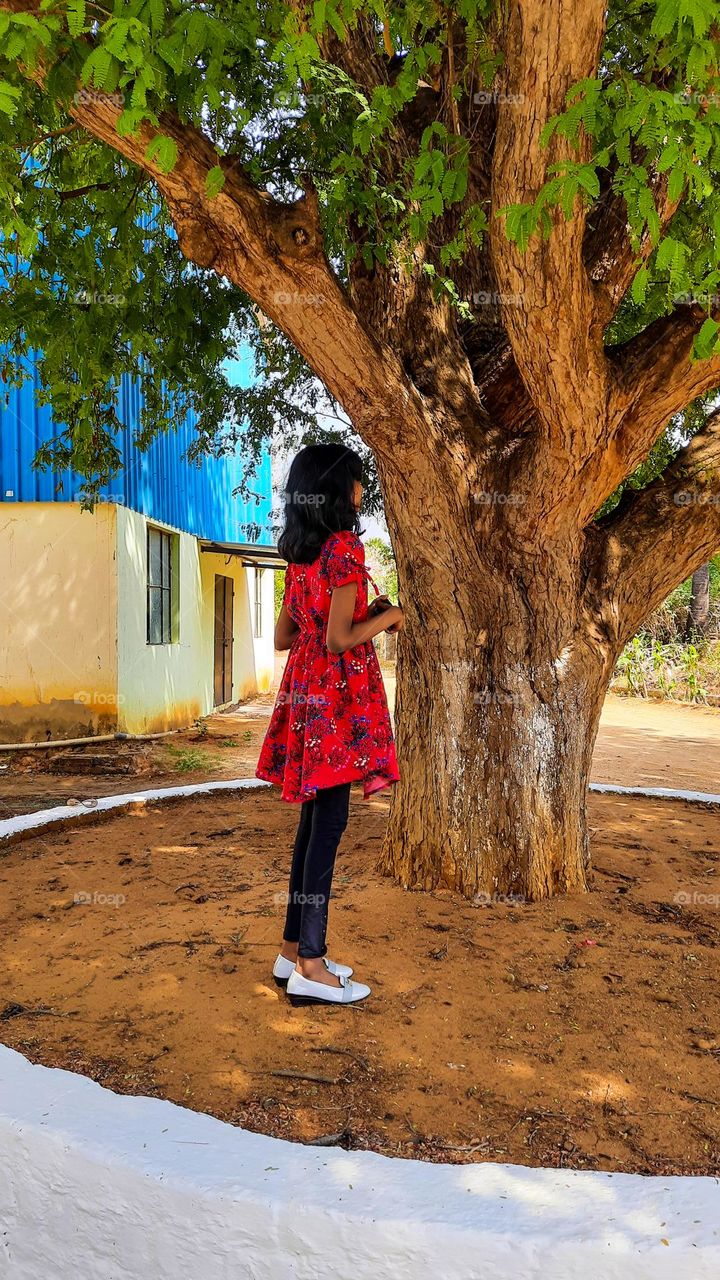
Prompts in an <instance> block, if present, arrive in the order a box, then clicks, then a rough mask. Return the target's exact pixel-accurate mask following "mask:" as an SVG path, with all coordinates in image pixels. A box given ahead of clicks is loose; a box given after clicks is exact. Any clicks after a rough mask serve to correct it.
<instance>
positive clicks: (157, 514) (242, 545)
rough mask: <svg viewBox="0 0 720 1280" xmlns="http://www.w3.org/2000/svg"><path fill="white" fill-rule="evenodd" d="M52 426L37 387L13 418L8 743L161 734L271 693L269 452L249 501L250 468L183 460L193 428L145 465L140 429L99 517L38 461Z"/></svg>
mask: <svg viewBox="0 0 720 1280" xmlns="http://www.w3.org/2000/svg"><path fill="white" fill-rule="evenodd" d="M130 390H131V389H130ZM129 394H130V393H129V392H128V396H129ZM53 431H54V426H53V424H52V423H51V422H50V421H49V416H48V412H47V410H44V409H42V408H38V407H37V406H36V405H35V402H34V397H33V396H32V388H30V389H29V392H28V391H26V390H25V389H24V388H23V389H22V390H20V391H16V392H13V393H11V396H10V401H9V404H8V405H5V406H2V407H0V497H1V498H2V502H1V504H0V743H2V742H8V743H9V742H30V741H46V740H48V739H57V738H74V737H85V736H88V735H97V734H106V733H115V732H123V733H129V734H135V733H159V732H163V731H165V730H167V729H173V728H178V727H182V726H185V725H189V724H192V722H193V721H194V720H195V719H196V718H197V717H198V716H203V715H206V714H207V713H208V712H210V711H212V710H213V709H214V708H216V707H221V706H226V705H228V704H230V703H234V702H237V701H240V700H242V699H245V698H248V697H250V696H252V695H253V694H254V693H256V692H258V691H264V690H267V689H268V688H269V687H270V685H271V683H272V679H273V664H274V648H273V626H274V570H275V569H276V568H278V567H281V565H282V562H281V561H280V560H279V559H278V556H277V552H276V550H275V547H274V545H273V542H272V534H271V531H270V489H271V483H270V459H269V457H268V456H265V457H263V458H262V459H261V460H260V463H259V465H258V466H257V468H256V482H257V487H258V488H259V489H260V493H255V494H253V495H252V496H251V498H250V499H248V498H247V497H246V498H245V499H244V500H241V499H240V498H238V497H237V490H238V483H239V479H240V478H241V476H242V461H241V460H240V459H238V458H237V457H220V458H206V459H204V460H203V461H202V463H201V465H200V466H195V465H191V464H189V463H187V462H185V461H184V448H185V447H187V443H188V441H189V439H190V438H191V437H192V424H190V423H184V424H181V427H180V428H179V430H178V431H177V432H176V433H174V434H173V435H170V436H165V437H161V438H159V439H158V440H156V441H155V442H154V443H153V445H152V446H151V448H150V449H149V450H148V451H147V452H146V453H144V454H139V453H138V451H137V450H136V449H134V447H133V445H132V440H131V438H130V434H129V429H128V432H127V433H124V434H126V438H124V439H123V440H122V452H123V455H124V464H125V465H124V469H123V472H122V473H120V475H119V477H118V479H117V481H116V482H115V483H114V489H115V492H112V493H110V492H106V494H105V500H103V501H100V502H99V503H98V504H97V505H96V506H95V508H94V510H93V511H91V512H90V511H87V510H83V509H82V507H81V503H80V502H79V501H78V496H79V488H80V484H81V481H80V479H79V478H77V477H73V476H70V477H69V478H68V477H67V476H63V477H62V485H61V484H60V482H59V481H60V478H59V477H58V476H57V475H53V474H52V473H51V474H48V473H42V472H37V471H34V470H33V468H32V466H31V460H32V457H33V456H34V453H35V450H36V448H37V445H38V444H39V443H40V441H41V440H43V439H47V438H48V434H51V433H52V432H53ZM248 530H251V531H252V533H253V534H254V535H255V536H258V535H259V537H258V541H256V542H252V543H251V542H249V541H247V540H245V541H242V540H240V537H237V535H241V536H242V534H243V533H244V534H245V537H246V538H247V532H248ZM233 535H236V537H233Z"/></svg>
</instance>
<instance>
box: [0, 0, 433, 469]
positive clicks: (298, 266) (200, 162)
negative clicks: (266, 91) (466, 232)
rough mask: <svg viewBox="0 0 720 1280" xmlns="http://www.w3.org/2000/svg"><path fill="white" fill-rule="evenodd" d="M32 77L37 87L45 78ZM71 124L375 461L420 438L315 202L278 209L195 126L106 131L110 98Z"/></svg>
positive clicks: (416, 397)
mask: <svg viewBox="0 0 720 1280" xmlns="http://www.w3.org/2000/svg"><path fill="white" fill-rule="evenodd" d="M0 9H5V10H8V11H10V12H15V13H17V12H20V11H24V12H28V13H33V12H37V9H38V5H37V0H35V2H33V0H26V2H24V0H1V2H0ZM32 78H33V79H34V80H35V82H36V83H37V84H38V85H39V86H40V87H42V86H43V84H44V78H45V73H44V69H43V68H42V67H38V68H36V69H35V70H34V72H33V73H32ZM67 109H68V114H69V115H70V117H71V118H72V119H73V120H74V121H76V122H77V123H78V124H79V125H81V126H82V127H83V128H84V129H86V130H87V132H88V133H89V134H91V135H92V136H93V137H95V138H97V139H98V140H99V141H101V142H104V143H106V144H107V145H108V146H109V147H111V148H112V149H113V150H114V151H116V152H117V153H119V154H120V155H122V156H124V157H125V159H126V160H128V161H130V162H131V163H132V164H134V165H137V166H138V167H139V168H140V169H141V170H144V172H145V173H147V174H148V175H149V176H150V177H151V178H152V180H153V182H154V183H155V185H156V187H157V189H158V191H159V192H160V193H161V195H162V196H163V197H164V199H165V202H166V205H167V208H168V212H169V214H170V217H171V219H172V222H173V225H174V227H175V230H176V232H177V236H178V242H179V244H180V247H181V249H182V251H183V253H184V254H185V255H186V257H187V258H189V259H190V260H191V261H193V262H195V263H197V264H198V265H199V266H201V267H203V268H206V269H212V270H214V271H216V272H217V273H218V274H221V275H224V276H226V277H227V278H228V279H229V280H231V281H232V282H233V283H234V284H236V285H238V286H239V287H240V288H242V289H243V290H244V291H245V292H246V293H247V294H248V295H249V296H250V297H251V298H252V299H253V301H255V302H256V303H257V304H258V305H259V306H260V307H261V308H262V310H263V311H264V312H265V314H266V315H267V316H268V317H269V318H270V319H271V320H273V321H274V323H275V324H277V325H278V327H279V328H281V329H282V330H283V331H284V332H285V333H286V334H287V336H288V338H289V339H290V341H291V342H292V343H293V344H294V345H295V347H296V348H297V349H298V351H299V352H300V353H301V355H303V356H304V358H305V359H306V360H307V362H308V364H309V365H310V366H311V368H312V369H313V370H314V372H315V373H316V374H317V375H318V377H319V378H321V379H322V381H323V382H324V383H325V385H326V386H327V388H328V389H329V391H330V392H331V394H332V395H333V396H334V397H335V398H336V400H337V401H338V402H339V403H340V404H341V405H342V406H343V408H344V409H345V411H346V412H347V414H348V416H349V417H350V419H351V420H352V422H353V424H354V425H355V427H356V428H357V430H358V431H359V433H360V434H361V435H362V436H363V438H364V439H365V440H366V441H367V443H368V444H369V445H370V446H371V447H372V448H373V449H375V450H377V451H378V452H380V453H385V454H391V453H392V452H393V450H394V449H397V448H398V446H401V444H402V442H403V440H404V439H407V440H408V442H410V441H412V442H415V441H416V440H417V438H418V433H419V436H420V438H423V436H426V434H427V432H428V431H429V430H430V429H431V426H432V419H431V417H430V415H429V413H428V412H427V410H426V407H425V405H424V402H423V399H422V397H421V396H420V394H419V393H418V391H417V388H416V387H415V386H414V384H413V382H412V380H411V379H410V378H409V377H408V376H407V374H406V373H405V371H404V369H403V367H402V365H401V363H400V361H399V360H398V358H397V356H396V355H395V353H394V352H393V351H392V350H391V349H390V347H389V346H387V345H381V344H380V343H379V342H378V340H377V339H376V338H375V336H374V335H373V334H372V333H371V332H370V331H369V330H368V329H367V328H366V327H365V326H364V324H363V323H362V322H361V320H360V318H359V316H358V315H357V313H356V311H355V310H354V309H353V307H352V305H351V303H350V300H349V298H348V297H347V294H346V293H345V291H344V289H343V288H342V287H341V285H340V283H339V281H338V280H337V277H336V276H335V274H334V272H333V271H332V269H331V267H330V264H329V262H328V260H327V256H326V254H325V249H324V244H323V239H322V232H321V227H320V218H319V210H318V206H317V198H316V196H315V193H314V191H313V190H312V188H311V187H310V186H308V188H307V190H306V193H305V196H304V197H303V198H301V199H299V200H297V201H295V202H294V203H292V204H282V203H280V202H279V201H277V200H275V199H273V197H272V196H270V195H269V194H268V193H266V192H262V191H259V190H258V189H257V188H256V187H255V186H254V185H253V184H252V183H251V182H250V181H249V180H248V178H247V177H246V176H245V175H244V173H243V172H242V170H241V169H240V167H239V165H238V164H237V162H236V161H234V160H232V159H229V158H227V157H223V156H220V155H219V154H218V152H217V151H216V149H215V147H214V146H213V144H212V142H211V141H210V140H209V139H208V138H207V137H206V136H205V135H204V134H203V133H202V132H200V131H199V130H198V129H195V128H193V127H191V126H187V125H184V124H182V123H181V122H180V120H179V119H178V118H177V117H175V116H173V115H171V114H164V115H163V116H162V117H161V118H160V127H159V129H156V128H154V127H153V126H151V125H150V124H148V123H143V124H142V125H141V126H140V127H139V129H138V130H137V132H136V133H134V134H133V135H131V136H121V135H120V134H119V133H118V132H117V129H116V124H117V120H118V117H119V114H120V111H119V109H118V106H117V104H116V101H115V99H114V98H111V97H107V98H103V96H102V94H93V95H92V96H91V95H87V98H86V97H83V95H78V97H77V99H76V100H74V101H73V102H72V103H70V104H69V105H68V108H67ZM158 135H164V136H166V137H170V138H172V139H173V141H174V142H175V143H176V145H177V156H178V158H177V163H176V165H175V167H174V168H173V170H172V171H171V172H170V173H164V172H163V171H162V169H161V168H160V167H159V165H158V164H157V161H150V160H148V159H147V149H148V146H149V144H150V143H151V142H152V141H153V140H154V139H155V138H156V137H157V136H158ZM217 165H220V166H221V167H222V168H223V170H224V172H225V185H224V187H223V189H222V190H221V191H220V193H219V194H218V195H217V196H214V197H210V196H208V194H207V190H206V179H207V176H208V174H209V173H210V170H211V169H213V168H214V167H216V166H217Z"/></svg>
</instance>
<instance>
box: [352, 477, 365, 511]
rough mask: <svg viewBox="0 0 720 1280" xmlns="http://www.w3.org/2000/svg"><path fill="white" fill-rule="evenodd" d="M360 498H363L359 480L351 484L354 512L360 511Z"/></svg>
mask: <svg viewBox="0 0 720 1280" xmlns="http://www.w3.org/2000/svg"><path fill="white" fill-rule="evenodd" d="M362 496H363V487H362V485H361V483H360V481H359V480H355V481H354V482H353V491H352V499H351V501H352V504H353V506H354V508H355V510H356V511H359V510H360V507H361V505H362Z"/></svg>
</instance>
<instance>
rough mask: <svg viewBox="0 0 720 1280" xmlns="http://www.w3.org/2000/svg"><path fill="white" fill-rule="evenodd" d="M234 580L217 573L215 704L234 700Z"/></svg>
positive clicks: (217, 705) (218, 704)
mask: <svg viewBox="0 0 720 1280" xmlns="http://www.w3.org/2000/svg"><path fill="white" fill-rule="evenodd" d="M232 661H233V580H232V578H226V577H225V575H224V574H222V573H216V574H215V706H216V707H221V706H222V705H223V704H224V703H226V702H232Z"/></svg>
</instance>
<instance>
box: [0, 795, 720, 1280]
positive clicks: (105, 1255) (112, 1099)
mask: <svg viewBox="0 0 720 1280" xmlns="http://www.w3.org/2000/svg"><path fill="white" fill-rule="evenodd" d="M261 785H263V784H262V783H257V782H255V780H254V779H238V780H232V781H224V780H223V781H220V782H215V783H212V782H211V783H202V784H200V785H197V784H191V785H189V786H184V787H168V788H161V789H157V790H151V791H145V792H134V793H131V794H126V795H121V796H108V797H105V798H104V799H102V800H98V801H97V803H96V804H93V806H92V808H91V809H90V813H96V812H98V811H101V812H102V811H103V810H105V809H110V808H122V807H124V806H126V805H128V804H132V803H137V802H138V801H140V802H142V801H147V800H155V799H162V798H163V797H169V796H173V795H195V794H202V793H204V792H207V791H215V790H227V789H232V788H239V787H252V786H261ZM593 790H597V791H608V792H614V793H619V794H623V795H645V796H649V797H658V798H670V799H680V800H689V801H691V802H692V801H694V802H695V803H701V804H720V796H714V795H707V794H704V793H692V792H682V791H678V792H670V791H668V790H667V789H665V788H645V789H643V788H637V787H616V786H604V785H601V784H596V785H594V786H593ZM77 813H78V808H77V807H74V806H66V805H63V806H58V807H57V808H54V809H47V810H43V811H42V812H39V813H34V814H25V815H22V816H20V817H16V818H11V819H8V820H7V821H5V822H2V823H0V846H1V843H2V840H3V838H4V839H7V838H9V837H11V836H13V835H16V834H19V833H20V832H26V833H27V834H30V833H31V832H32V831H33V830H35V829H37V828H39V827H43V826H45V825H47V824H48V823H52V822H62V820H63V819H67V818H73V817H76V816H77ZM247 1030H248V1029H247V1028H246V1027H239V1028H238V1035H239V1036H242V1035H244V1034H247ZM198 1034H202V1027H201V1026H199V1027H198ZM719 1275H720V1182H718V1180H716V1179H714V1178H656V1177H647V1178H646V1177H641V1176H639V1175H634V1174H605V1173H590V1172H587V1173H585V1172H582V1173H576V1172H571V1171H566V1170H554V1169H528V1168H524V1167H522V1166H517V1165H500V1164H473V1165H464V1166H458V1165H456V1166H452V1165H437V1164H428V1163H424V1162H421V1161H413V1160H392V1159H388V1158H387V1157H385V1156H380V1155H376V1154H375V1153H374V1152H367V1151H364V1152H344V1151H338V1150H327V1149H326V1148H313V1147H305V1146H300V1145H298V1144H294V1143H288V1142H284V1141H281V1140H279V1139H275V1138H268V1137H264V1136H263V1135H261V1134H253V1133H248V1132H247V1131H245V1130H242V1129H236V1128H234V1127H233V1126H231V1125H228V1124H224V1123H223V1122H222V1121H220V1120H215V1119H213V1118H212V1117H210V1116H206V1115H201V1114H197V1113H195V1112H192V1111H188V1110H186V1109H185V1108H184V1107H178V1106H176V1105H175V1104H173V1103H170V1102H164V1101H162V1100H159V1099H154V1098H142V1097H124V1096H119V1095H117V1094H114V1093H112V1092H110V1090H108V1089H103V1088H101V1086H100V1085H98V1084H95V1083H94V1081H92V1080H88V1079H86V1078H85V1077H83V1076H79V1075H73V1074H72V1073H70V1072H67V1071H60V1070H57V1069H54V1068H47V1067H40V1066H33V1065H32V1064H31V1063H29V1062H28V1061H27V1060H26V1059H25V1058H24V1057H22V1055H21V1054H19V1053H16V1052H15V1051H14V1050H12V1049H8V1048H6V1047H5V1046H3V1045H0V1277H1V1278H2V1280H6V1278H7V1280H386V1278H387V1280H438V1277H440V1278H441V1280H445V1277H448V1278H452V1280H716V1277H718V1276H719Z"/></svg>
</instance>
